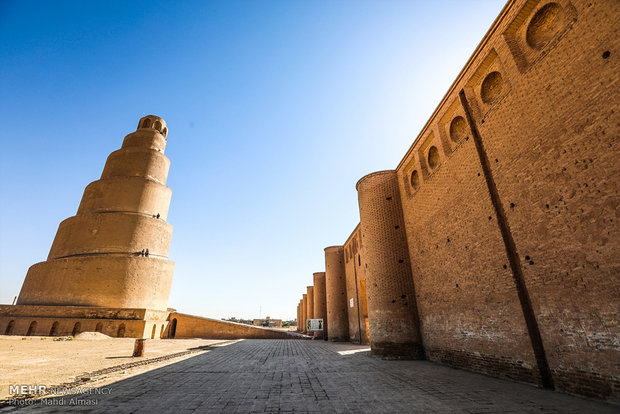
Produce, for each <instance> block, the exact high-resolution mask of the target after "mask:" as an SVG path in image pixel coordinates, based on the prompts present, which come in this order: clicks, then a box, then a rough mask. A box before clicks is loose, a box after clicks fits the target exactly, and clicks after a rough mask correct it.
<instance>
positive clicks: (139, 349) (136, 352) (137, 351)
mask: <svg viewBox="0 0 620 414" xmlns="http://www.w3.org/2000/svg"><path fill="white" fill-rule="evenodd" d="M145 342H146V339H136V343H135V344H134V346H133V356H135V357H141V356H143V355H144V343H145Z"/></svg>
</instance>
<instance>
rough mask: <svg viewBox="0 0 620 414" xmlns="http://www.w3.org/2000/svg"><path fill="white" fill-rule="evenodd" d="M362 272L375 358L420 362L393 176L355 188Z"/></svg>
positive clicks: (380, 175) (377, 176)
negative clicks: (393, 358)
mask: <svg viewBox="0 0 620 414" xmlns="http://www.w3.org/2000/svg"><path fill="white" fill-rule="evenodd" d="M357 191H358V198H359V206H360V219H361V231H362V239H363V240H364V256H365V258H366V261H367V267H366V282H367V284H366V294H367V298H368V320H369V323H370V325H369V328H370V347H371V352H372V353H373V354H375V355H383V356H394V357H410V358H422V357H423V356H424V350H423V349H422V342H421V337H420V329H419V320H418V314H417V308H416V298H415V294H414V289H413V279H412V276H411V264H410V262H409V252H408V250H407V237H406V235H405V229H404V219H403V213H402V207H401V199H400V190H399V188H398V178H397V175H396V171H393V170H390V171H380V172H376V173H373V174H369V175H367V176H365V177H364V178H362V179H361V180H360V181H359V182H358V183H357Z"/></svg>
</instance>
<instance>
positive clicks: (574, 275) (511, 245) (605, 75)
mask: <svg viewBox="0 0 620 414" xmlns="http://www.w3.org/2000/svg"><path fill="white" fill-rule="evenodd" d="M619 22H620V3H618V2H616V1H611V0H607V1H589V2H576V1H558V2H555V3H550V2H547V1H532V0H530V1H524V0H521V1H514V2H509V4H508V5H507V7H506V8H505V9H504V11H503V12H502V14H501V15H500V17H499V18H498V20H496V22H495V23H494V25H493V26H492V28H491V29H490V31H489V33H488V34H487V36H486V37H485V39H484V40H483V42H482V43H481V44H480V46H479V47H478V49H477V50H476V52H475V53H474V55H473V56H472V58H471V59H470V61H469V62H468V63H467V65H466V67H465V68H464V69H463V71H462V72H461V74H460V75H459V77H458V78H457V80H456V81H455V83H454V84H453V85H452V87H451V88H450V90H449V91H448V93H447V94H446V96H445V97H444V99H443V100H442V102H441V104H440V105H439V107H438V108H437V110H436V111H435V113H434V114H433V116H432V117H431V119H430V120H429V121H428V123H427V125H426V126H425V127H424V129H423V130H422V132H421V133H420V135H419V136H418V138H417V139H416V141H415V142H414V144H413V146H412V147H411V149H410V150H409V151H408V153H407V155H406V156H405V158H404V159H403V160H402V162H401V163H400V165H399V166H398V168H397V171H398V175H399V185H400V188H401V194H402V204H403V213H404V217H405V223H406V230H407V239H408V245H409V252H410V257H411V263H412V271H413V277H414V281H415V289H416V293H417V298H418V305H419V312H420V315H421V316H420V317H421V328H422V333H423V341H424V345H425V347H426V351H427V354H428V356H429V357H430V358H431V359H435V360H439V361H442V362H445V363H449V364H453V365H457V366H460V367H464V368H469V369H474V370H479V371H483V372H488V373H493V374H497V375H504V376H508V377H511V378H515V379H520V380H525V381H530V382H537V383H542V384H544V385H546V386H549V387H552V386H555V387H556V388H558V389H561V390H565V391H570V392H576V393H580V394H584V395H589V396H597V397H604V398H616V399H617V398H618V395H619V384H620V382H619V375H620V365H619V363H618V361H620V355H619V352H618V351H619V348H618V346H617V339H618V338H619V337H620V329H619V328H618V320H619V315H618V309H619V308H620V306H619V305H620V283H619V282H620V277H619V274H620V272H619V268H620V266H619V264H620V263H619V259H618V257H620V256H619V255H618V251H619V241H618V240H620V238H619V237H618V236H619V234H618V225H617V219H618V216H617V211H618V208H617V206H618V200H619V197H618V189H619V188H620V174H619V169H620V164H619V163H618V162H617V160H618V146H619V144H618V133H619V132H620V128H619V124H620V123H619V120H620V117H619V116H618V103H619V102H620V96H619V94H618V90H619V89H618V81H619V78H620V65H619V64H618V57H619V56H620V33H619V31H618V28H619V27H620V24H619ZM362 222H363V221H362ZM371 326H372V315H371Z"/></svg>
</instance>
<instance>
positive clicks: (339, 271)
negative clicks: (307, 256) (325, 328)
mask: <svg viewBox="0 0 620 414" xmlns="http://www.w3.org/2000/svg"><path fill="white" fill-rule="evenodd" d="M346 295H347V288H346V275H345V270H344V248H343V247H342V246H330V247H326V248H325V296H326V303H327V321H328V323H329V340H330V341H346V340H347V339H349V322H348V317H347V296H346Z"/></svg>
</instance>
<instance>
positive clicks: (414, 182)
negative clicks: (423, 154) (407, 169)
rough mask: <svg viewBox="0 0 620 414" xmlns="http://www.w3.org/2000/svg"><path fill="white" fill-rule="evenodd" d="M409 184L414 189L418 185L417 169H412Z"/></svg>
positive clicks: (418, 175)
mask: <svg viewBox="0 0 620 414" xmlns="http://www.w3.org/2000/svg"><path fill="white" fill-rule="evenodd" d="M411 186H412V187H413V189H414V190H417V189H418V188H419V187H420V174H418V170H414V171H413V172H412V173H411Z"/></svg>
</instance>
